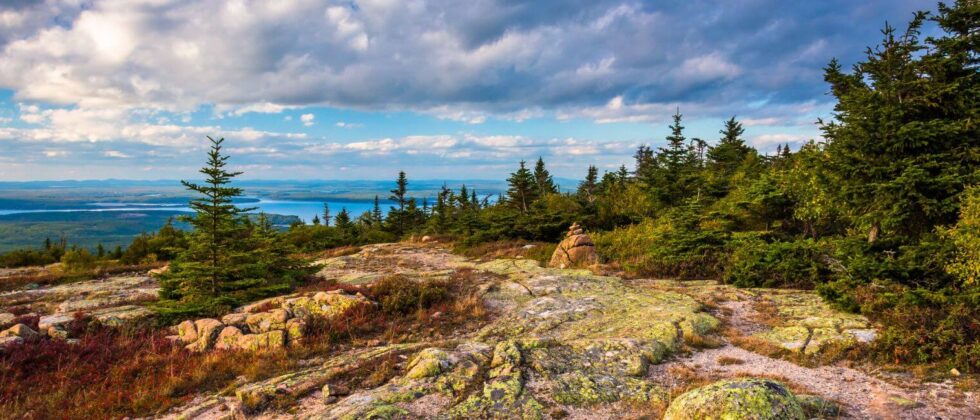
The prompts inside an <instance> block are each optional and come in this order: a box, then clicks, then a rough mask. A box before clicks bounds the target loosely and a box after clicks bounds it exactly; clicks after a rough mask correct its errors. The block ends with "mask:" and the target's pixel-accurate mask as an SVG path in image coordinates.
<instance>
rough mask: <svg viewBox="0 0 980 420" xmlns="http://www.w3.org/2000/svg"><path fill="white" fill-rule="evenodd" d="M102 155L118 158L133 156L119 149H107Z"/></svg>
mask: <svg viewBox="0 0 980 420" xmlns="http://www.w3.org/2000/svg"><path fill="white" fill-rule="evenodd" d="M102 155H103V156H105V157H110V158H118V159H128V158H130V157H132V156H130V155H128V154H126V153H123V152H120V151H118V150H106V151H105V152H103V153H102Z"/></svg>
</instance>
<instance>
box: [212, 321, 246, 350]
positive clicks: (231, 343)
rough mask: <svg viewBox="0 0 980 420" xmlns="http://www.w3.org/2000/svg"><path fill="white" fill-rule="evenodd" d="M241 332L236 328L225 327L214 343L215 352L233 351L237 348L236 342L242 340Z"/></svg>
mask: <svg viewBox="0 0 980 420" xmlns="http://www.w3.org/2000/svg"><path fill="white" fill-rule="evenodd" d="M243 335H244V334H242V330H240V329H238V328H237V327H232V326H227V327H225V328H223V329H222V330H221V333H219V334H218V338H217V339H216V340H215V342H214V348H215V350H234V349H237V348H238V340H239V339H241V338H242V336H243Z"/></svg>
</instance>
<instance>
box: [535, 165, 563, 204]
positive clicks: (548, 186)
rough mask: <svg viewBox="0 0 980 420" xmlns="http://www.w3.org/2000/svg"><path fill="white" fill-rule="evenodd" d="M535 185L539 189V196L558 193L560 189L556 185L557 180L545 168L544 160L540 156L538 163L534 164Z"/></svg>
mask: <svg viewBox="0 0 980 420" xmlns="http://www.w3.org/2000/svg"><path fill="white" fill-rule="evenodd" d="M534 183H535V185H537V187H538V196H544V195H546V194H553V193H557V192H558V187H557V186H556V185H555V180H554V178H552V177H551V173H550V172H548V169H546V168H545V167H544V159H542V158H541V157H540V156H538V161H537V163H535V164H534Z"/></svg>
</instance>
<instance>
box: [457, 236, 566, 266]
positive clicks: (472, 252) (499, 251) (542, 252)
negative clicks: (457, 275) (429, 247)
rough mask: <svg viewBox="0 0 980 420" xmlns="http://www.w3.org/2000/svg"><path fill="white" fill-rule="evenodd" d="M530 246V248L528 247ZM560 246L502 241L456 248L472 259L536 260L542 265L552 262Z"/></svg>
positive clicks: (544, 243) (458, 251) (521, 241)
mask: <svg viewBox="0 0 980 420" xmlns="http://www.w3.org/2000/svg"><path fill="white" fill-rule="evenodd" d="M528 246H530V247H528ZM557 246H558V244H553V243H549V242H532V241H524V240H501V241H494V242H486V243H481V244H478V245H473V246H469V247H456V249H455V250H454V251H455V252H457V253H459V254H462V255H464V256H467V257H470V258H477V259H480V260H485V261H489V260H493V259H497V258H522V259H529V260H535V261H538V262H540V263H541V264H542V265H544V264H547V263H548V261H549V260H551V254H554V253H555V248H556V247H557Z"/></svg>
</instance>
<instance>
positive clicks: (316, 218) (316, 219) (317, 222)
mask: <svg viewBox="0 0 980 420" xmlns="http://www.w3.org/2000/svg"><path fill="white" fill-rule="evenodd" d="M313 226H320V216H318V215H315V214H314V215H313Z"/></svg>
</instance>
